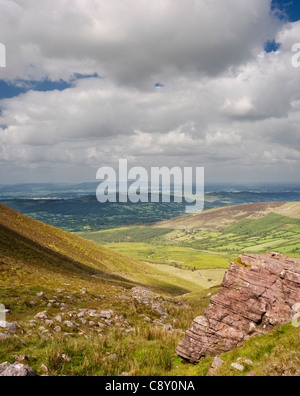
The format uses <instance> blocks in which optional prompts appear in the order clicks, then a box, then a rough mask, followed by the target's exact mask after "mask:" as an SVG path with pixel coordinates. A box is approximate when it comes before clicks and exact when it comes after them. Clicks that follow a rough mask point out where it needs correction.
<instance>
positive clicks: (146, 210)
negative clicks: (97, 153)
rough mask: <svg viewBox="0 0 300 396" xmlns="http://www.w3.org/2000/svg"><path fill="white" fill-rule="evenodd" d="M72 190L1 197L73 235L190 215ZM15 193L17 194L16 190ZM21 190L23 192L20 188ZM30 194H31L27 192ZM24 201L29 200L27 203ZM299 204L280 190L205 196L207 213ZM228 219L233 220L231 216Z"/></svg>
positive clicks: (181, 206) (176, 208) (299, 195)
mask: <svg viewBox="0 0 300 396" xmlns="http://www.w3.org/2000/svg"><path fill="white" fill-rule="evenodd" d="M0 187H1V186H0ZM71 187H72V186H71ZM71 187H70V186H69V187H68V188H69V190H67V191H66V192H64V191H63V189H66V188H67V187H66V186H65V185H62V186H56V187H55V189H54V186H52V190H51V191H47V188H49V187H48V185H45V186H43V185H38V187H37V186H36V187H34V186H28V185H26V186H25V189H24V191H19V192H17V191H16V192H12V193H10V194H8V196H13V197H14V198H13V199H4V198H3V197H5V196H6V197H7V195H5V194H7V193H4V192H3V193H1V188H0V203H2V204H3V205H5V206H8V207H10V208H12V209H14V210H16V211H18V212H20V213H22V214H24V215H26V216H29V217H32V218H34V219H35V220H39V221H42V222H43V223H47V224H50V225H52V226H54V227H58V228H61V229H63V230H65V231H69V232H95V231H100V230H107V229H112V228H119V227H130V226H142V225H146V224H153V223H157V222H160V221H165V220H169V219H173V218H175V217H178V216H182V215H185V213H186V205H185V202H182V203H176V202H169V203H162V202H160V203H151V199H150V196H149V202H147V203H131V202H128V203H118V202H117V203H105V204H100V203H99V202H98V201H97V199H96V196H95V191H96V189H94V190H92V189H91V190H88V188H91V187H90V186H89V185H87V186H85V185H79V186H76V190H75V186H74V190H72V188H73V187H72V188H71ZM15 188H17V187H15ZM81 188H82V189H81ZM11 189H12V190H14V188H13V187H11ZM19 189H20V190H21V188H20V187H19ZM31 189H32V190H31ZM27 190H28V191H29V192H26V191H27ZM30 191H31V192H30ZM3 194H4V195H3ZM28 194H29V195H28ZM74 194H75V197H74ZM84 194H86V195H84ZM91 194H93V195H91ZM78 195H79V196H78ZM28 196H30V199H29V198H28ZM24 197H27V198H26V199H24ZM62 197H64V198H63V199H62ZM171 201H172V199H171ZM299 201H300V192H299V191H291V192H289V191H281V190H280V189H279V190H278V191H276V192H269V191H261V192H253V191H219V192H208V193H207V194H206V195H205V210H209V209H217V208H221V207H230V206H234V205H242V204H252V203H255V204H257V205H258V206H253V208H254V209H253V211H255V210H256V208H260V207H261V206H262V207H264V206H263V204H261V203H267V204H268V206H270V204H269V203H271V204H273V203H274V204H277V203H282V202H299ZM228 215H229V216H230V213H229V212H228Z"/></svg>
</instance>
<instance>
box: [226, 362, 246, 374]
mask: <svg viewBox="0 0 300 396" xmlns="http://www.w3.org/2000/svg"><path fill="white" fill-rule="evenodd" d="M230 368H231V369H232V370H235V371H241V372H242V371H244V370H245V367H244V366H243V365H241V364H239V363H232V365H231V366H230Z"/></svg>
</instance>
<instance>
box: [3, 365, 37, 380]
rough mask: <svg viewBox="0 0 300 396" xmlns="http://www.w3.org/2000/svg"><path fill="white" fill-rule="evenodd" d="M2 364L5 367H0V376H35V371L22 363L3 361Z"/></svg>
mask: <svg viewBox="0 0 300 396" xmlns="http://www.w3.org/2000/svg"><path fill="white" fill-rule="evenodd" d="M4 365H5V366H4V367H6V368H5V369H4V370H2V369H1V368H0V377H34V376H35V372H34V371H33V370H32V369H31V368H30V367H28V366H25V365H24V364H20V363H15V364H8V363H4ZM7 365H8V366H7ZM1 366H2V365H1ZM1 366H0V367H1Z"/></svg>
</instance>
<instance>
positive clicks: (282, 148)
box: [0, 0, 300, 184]
mask: <svg viewBox="0 0 300 396" xmlns="http://www.w3.org/2000/svg"><path fill="white" fill-rule="evenodd" d="M0 43H2V44H4V45H5V47H6V67H5V68H3V67H1V68H0V184H14V183H21V182H22V183H27V182H28V183H29V182H30V183H31V182H70V183H75V182H87V181H95V178H96V172H97V169H98V168H99V167H101V166H112V167H115V168H116V169H117V165H118V161H119V159H120V158H122V159H127V160H128V164H129V167H133V166H143V167H146V168H149V167H151V166H168V167H173V166H179V167H197V166H198V167H202V166H203V167H205V174H206V180H207V182H210V183H212V182H214V183H215V182H228V183H229V182H231V183H268V182H273V183H274V182H278V183H281V182H286V183H289V182H290V183H298V182H300V172H299V169H300V133H299V126H300V93H299V83H300V68H297V67H294V66H293V63H292V59H293V57H294V56H295V55H296V54H295V53H293V52H292V47H293V46H294V44H296V43H300V4H299V1H296V0H293V1H284V0H282V1H279V0H276V1H271V0H251V1H249V0H226V1H220V0H154V1H152V2H149V1H146V0H126V1H124V0H89V1H88V2H87V1H86V0H51V1H50V0H43V1H40V0H0ZM299 48H300V46H299ZM299 51H300V50H299ZM0 56H1V54H0ZM298 60H300V57H299V58H298Z"/></svg>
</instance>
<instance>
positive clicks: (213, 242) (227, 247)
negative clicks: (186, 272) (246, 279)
mask: <svg viewBox="0 0 300 396" xmlns="http://www.w3.org/2000/svg"><path fill="white" fill-rule="evenodd" d="M153 227H154V228H156V229H157V228H159V229H161V228H162V229H170V230H172V231H171V232H170V233H169V234H167V235H165V236H164V237H163V238H164V240H165V242H166V243H168V244H174V245H179V246H184V247H190V248H194V249H199V250H209V251H214V252H223V253H232V254H234V255H235V254H237V253H238V254H240V253H243V252H247V253H264V252H266V251H270V250H275V251H278V252H280V253H282V254H286V255H291V256H294V257H299V256H300V239H299V233H300V202H290V203H279V202H278V203H276V202H271V203H252V204H245V205H237V206H229V207H224V208H219V209H213V210H208V211H204V212H203V213H200V214H196V215H189V216H181V217H178V218H176V219H172V220H170V221H164V222H160V223H157V224H155V225H154V226H153Z"/></svg>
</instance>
